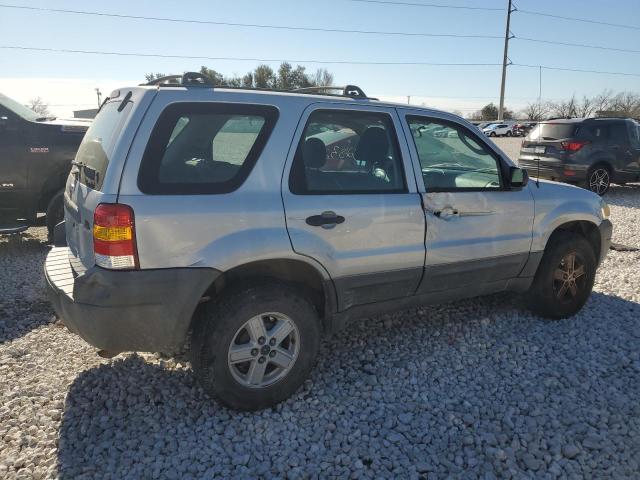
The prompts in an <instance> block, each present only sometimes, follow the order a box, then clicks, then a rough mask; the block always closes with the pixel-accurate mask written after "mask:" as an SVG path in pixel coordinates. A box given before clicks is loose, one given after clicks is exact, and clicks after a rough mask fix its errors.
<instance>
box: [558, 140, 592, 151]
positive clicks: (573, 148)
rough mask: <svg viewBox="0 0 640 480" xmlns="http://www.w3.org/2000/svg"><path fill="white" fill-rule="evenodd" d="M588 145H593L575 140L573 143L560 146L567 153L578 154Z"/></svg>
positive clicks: (561, 143) (564, 143) (562, 143)
mask: <svg viewBox="0 0 640 480" xmlns="http://www.w3.org/2000/svg"><path fill="white" fill-rule="evenodd" d="M588 143H591V142H587V141H581V140H574V141H572V142H560V146H561V147H562V149H563V150H565V151H567V152H577V151H578V150H580V149H581V148H582V147H584V146H585V145H587V144H588Z"/></svg>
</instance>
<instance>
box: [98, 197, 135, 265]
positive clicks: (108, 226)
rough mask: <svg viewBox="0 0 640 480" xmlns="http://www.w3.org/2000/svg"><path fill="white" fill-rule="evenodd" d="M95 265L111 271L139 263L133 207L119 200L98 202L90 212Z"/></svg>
mask: <svg viewBox="0 0 640 480" xmlns="http://www.w3.org/2000/svg"><path fill="white" fill-rule="evenodd" d="M93 252H94V254H95V259H96V265H98V266H99V267H103V268H109V269H113V270H123V269H124V270H131V269H136V268H138V266H139V263H138V250H137V248H136V230H135V223H134V219H133V210H132V209H131V207H130V206H128V205H122V204H120V203H101V204H100V205H98V206H97V207H96V211H95V212H94V214H93Z"/></svg>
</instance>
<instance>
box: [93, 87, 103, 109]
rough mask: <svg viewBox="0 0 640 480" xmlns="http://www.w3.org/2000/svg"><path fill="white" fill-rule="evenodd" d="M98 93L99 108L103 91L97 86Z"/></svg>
mask: <svg viewBox="0 0 640 480" xmlns="http://www.w3.org/2000/svg"><path fill="white" fill-rule="evenodd" d="M95 90H96V95H98V108H100V97H101V96H102V92H101V91H100V89H99V88H96V89H95Z"/></svg>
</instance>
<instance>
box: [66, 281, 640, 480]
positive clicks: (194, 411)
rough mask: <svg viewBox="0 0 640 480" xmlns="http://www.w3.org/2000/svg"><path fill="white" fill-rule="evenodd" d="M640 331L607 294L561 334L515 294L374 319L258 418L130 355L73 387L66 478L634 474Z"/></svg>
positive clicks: (183, 375) (633, 312) (181, 373)
mask: <svg viewBox="0 0 640 480" xmlns="http://www.w3.org/2000/svg"><path fill="white" fill-rule="evenodd" d="M638 318H640V305H638V304H637V303H633V302H629V301H626V300H624V299H621V298H619V297H615V296H608V295H603V294H600V293H594V294H593V296H592V298H591V299H590V300H589V303H588V304H587V306H586V307H585V309H584V310H583V311H582V312H581V313H580V314H579V315H578V316H576V317H574V318H572V319H568V320H565V321H559V322H554V321H544V320H542V319H540V318H538V317H535V316H533V315H531V314H530V313H528V312H526V311H524V310H522V309H520V307H519V306H518V301H517V300H516V299H514V297H511V296H508V295H496V296H492V297H486V298H484V299H481V300H478V299H476V300H473V301H464V302H457V303H455V304H454V303H452V304H447V305H441V306H434V307H423V308H418V309H415V310H408V311H404V312H399V313H398V314H394V315H387V316H381V317H378V318H373V319H368V320H363V321H361V322H356V323H355V324H354V325H352V326H351V327H350V328H348V330H347V331H346V332H344V333H343V334H340V335H337V336H336V337H333V338H331V339H328V340H326V341H324V342H323V346H322V348H321V352H320V356H319V359H318V365H317V366H316V369H315V370H314V373H313V374H312V378H311V380H310V381H308V382H307V383H306V384H305V387H303V388H302V389H301V390H300V391H298V392H297V393H296V394H295V395H294V396H293V397H292V398H291V399H289V400H288V401H286V402H284V403H283V404H281V405H279V406H278V407H276V408H274V409H270V410H265V411H263V412H258V413H238V412H233V411H229V410H227V409H225V408H223V407H221V406H220V405H218V404H217V403H216V402H214V401H211V400H209V399H208V397H206V396H205V395H204V393H203V392H202V390H201V389H200V388H199V387H198V386H197V384H196V383H195V381H194V379H193V377H192V375H191V371H190V370H189V369H188V368H185V367H177V368H169V367H168V366H171V365H173V366H174V367H175V364H173V363H171V362H169V363H167V364H166V365H162V363H161V362H160V363H158V362H155V361H154V362H153V363H149V362H147V361H145V360H144V359H143V358H141V357H139V356H137V355H131V356H128V357H125V358H123V359H120V360H115V361H113V362H111V363H108V364H103V365H101V366H99V367H96V368H92V369H89V370H86V371H84V372H82V373H81V374H80V375H79V376H78V377H77V378H76V380H75V381H74V382H73V384H72V385H71V386H70V388H69V392H68V395H67V399H66V405H65V412H64V415H63V418H62V424H61V427H60V432H59V449H58V471H59V476H60V478H62V479H77V478H104V477H106V475H105V473H107V472H108V473H109V475H110V478H213V477H223V478H229V477H234V476H239V477H242V478H270V477H273V476H275V477H279V478H285V477H286V478H303V477H304V475H305V474H307V475H308V476H310V477H313V476H314V475H318V476H319V477H321V478H322V477H325V476H331V475H334V476H336V477H338V478H348V477H351V474H352V473H353V472H355V471H356V470H366V471H367V474H368V476H375V477H377V478H409V477H410V476H415V477H416V478H418V477H419V476H416V473H419V474H420V476H422V478H427V477H428V478H431V477H432V476H433V477H435V478H441V477H445V476H448V475H453V476H465V475H466V476H469V477H474V478H476V477H481V476H483V475H485V474H487V475H489V474H491V475H490V476H491V477H493V476H494V474H495V475H496V476H498V477H501V476H505V475H506V476H510V477H515V478H524V477H526V478H530V477H531V478H533V477H544V476H546V475H547V474H548V475H550V476H554V475H556V474H560V476H563V475H564V476H569V477H571V476H577V477H587V478H595V477H600V478H612V477H616V476H617V475H619V476H625V475H629V474H632V473H633V471H634V463H632V461H631V460H629V461H627V459H628V458H629V457H628V455H630V454H631V455H633V452H638V451H640V436H637V435H635V434H634V432H637V431H638V429H640V402H638V398H640V357H639V355H638V353H637V348H636V347H637V344H638V341H639V340H640V326H639V323H640V322H638ZM167 365H168V366H167ZM567 445H570V449H567V450H565V454H563V453H562V449H563V447H565V448H566V446H567ZM566 452H569V453H566ZM567 457H570V458H567ZM635 465H637V464H635ZM554 472H555V473H554ZM636 472H637V471H636ZM361 473H362V472H361ZM507 474H508V475H507ZM351 478H356V477H351Z"/></svg>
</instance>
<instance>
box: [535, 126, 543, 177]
mask: <svg viewBox="0 0 640 480" xmlns="http://www.w3.org/2000/svg"><path fill="white" fill-rule="evenodd" d="M540 130H542V122H538V142H539V141H540ZM536 160H537V161H538V162H537V168H538V173H537V175H536V187H538V188H540V154H538V155H537V157H536Z"/></svg>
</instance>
